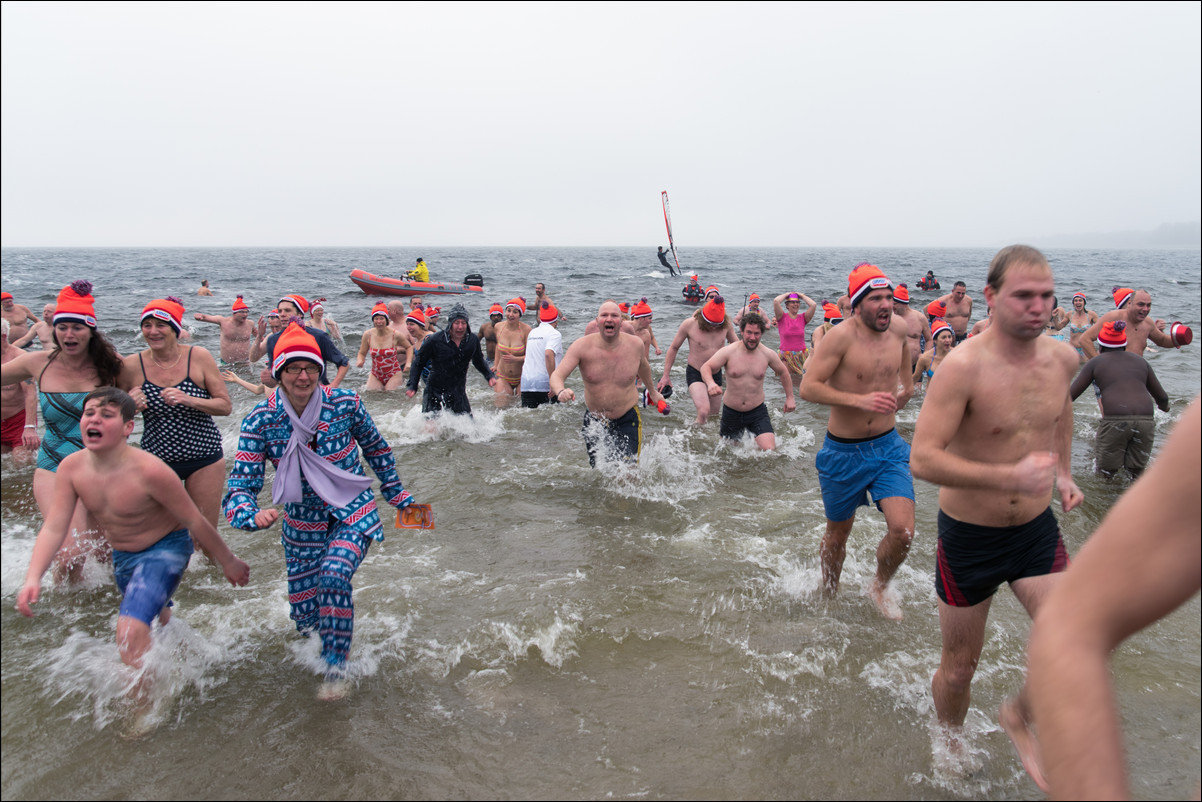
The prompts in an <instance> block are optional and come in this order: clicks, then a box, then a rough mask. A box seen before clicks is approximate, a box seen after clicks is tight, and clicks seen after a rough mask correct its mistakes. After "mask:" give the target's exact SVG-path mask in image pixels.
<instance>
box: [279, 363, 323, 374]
mask: <svg viewBox="0 0 1202 802" xmlns="http://www.w3.org/2000/svg"><path fill="white" fill-rule="evenodd" d="M284 372H285V373H287V374H288V375H289V376H299V375H301V374H302V373H305V374H307V375H309V376H320V375H321V365H289V366H288V367H286V368H284Z"/></svg>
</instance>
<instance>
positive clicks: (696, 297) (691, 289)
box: [680, 273, 702, 304]
mask: <svg viewBox="0 0 1202 802" xmlns="http://www.w3.org/2000/svg"><path fill="white" fill-rule="evenodd" d="M680 294H681V295H683V296H684V299H685V301H686V302H687V303H691V304H695V303H698V302H699V301H700V300H701V296H702V292H701V282H700V281H698V280H697V274H696V273H694V274H693V275H691V276H689V283H688V284H686V285H684V288H683V289H682V290H681V291H680Z"/></svg>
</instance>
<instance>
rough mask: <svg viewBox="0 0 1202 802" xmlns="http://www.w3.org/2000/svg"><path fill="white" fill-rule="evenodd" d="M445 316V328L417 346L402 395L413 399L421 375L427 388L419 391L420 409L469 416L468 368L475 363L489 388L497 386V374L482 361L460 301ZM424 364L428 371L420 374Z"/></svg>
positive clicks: (470, 411) (478, 339)
mask: <svg viewBox="0 0 1202 802" xmlns="http://www.w3.org/2000/svg"><path fill="white" fill-rule="evenodd" d="M420 315H421V311H420V310H417V311H414V312H411V313H410V315H409V316H410V317H411V318H413V317H417V316H420ZM447 318H448V322H447V327H446V328H445V329H444V330H442V331H439V332H435V333H434V334H431V335H429V336H428V337H426V338H425V340H424V341H423V342H422V344H421V346H420V347H419V348H418V349H417V354H416V355H415V356H414V357H413V366H412V367H411V368H410V369H409V380H408V383H407V384H406V388H405V395H407V396H408V397H409V398H413V396H414V395H416V394H417V385H418V382H420V381H421V380H422V379H423V378H424V379H425V380H426V389H425V391H424V392H423V394H422V412H438V411H439V410H443V409H445V410H448V411H450V412H453V413H455V414H457V415H470V414H472V405H471V403H469V402H468V399H467V369H468V368H469V367H472V366H473V365H474V366H475V368H476V370H478V371H480V375H482V376H484V378H486V379H487V380H488V386H489V387H496V384H497V377H496V375H495V374H494V373H493V372H492V368H490V367H489V366H488V363H487V362H485V361H484V350H483V349H482V348H481V347H480V338H479V337H477V336H476V335H475V334H472V332H471V329H470V328H469V326H468V318H467V310H466V309H465V308H464V307H463V304H459V303H457V304H455V305H454V306H453V307H451V311H450V312H449V313H447ZM416 325H417V322H415V326H416ZM427 367H429V368H430V370H429V372H428V374H426V375H424V376H423V373H424V372H425V370H426V368H427Z"/></svg>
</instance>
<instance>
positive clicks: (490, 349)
mask: <svg viewBox="0 0 1202 802" xmlns="http://www.w3.org/2000/svg"><path fill="white" fill-rule="evenodd" d="M504 319H505V307H503V306H501V305H500V304H493V305H492V306H490V307H489V308H488V320H487V321H486V322H484V323H482V324H481V325H480V331H479V332H477V333H476V336H477V337H479V338H480V342H482V343H484V358H485V359H486V360H488V365H489V367H492V365H493V363H494V362H496V361H497V324H498V323H500V322H501V321H502V320H504Z"/></svg>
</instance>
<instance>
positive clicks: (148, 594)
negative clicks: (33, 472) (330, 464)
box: [17, 387, 250, 668]
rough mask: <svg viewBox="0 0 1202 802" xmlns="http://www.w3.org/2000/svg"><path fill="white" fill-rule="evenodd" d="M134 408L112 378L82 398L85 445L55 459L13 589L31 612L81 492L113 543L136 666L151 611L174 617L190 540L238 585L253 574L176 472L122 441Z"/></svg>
mask: <svg viewBox="0 0 1202 802" xmlns="http://www.w3.org/2000/svg"><path fill="white" fill-rule="evenodd" d="M136 412H137V408H136V406H135V404H134V401H133V399H132V398H130V397H129V395H128V394H126V393H125V392H124V391H123V390H119V389H117V388H116V387H101V388H100V389H98V390H94V391H93V392H91V393H89V394H88V396H87V398H86V399H85V400H84V411H83V417H82V418H81V419H80V432H81V433H82V434H83V443H84V447H83V450H81V451H76V452H75V453H73V454H70V455H68V456H66V457H64V458H63V461H62V462H61V463H60V464H59V466H58V481H57V482H56V483H55V487H54V495H55V501H54V503H53V504H52V505H50V512H49V514H48V515H47V516H46V521H45V523H44V524H43V525H42V528H41V531H39V532H38V537H37V541H36V542H35V543H34V546H33V556H32V557H30V560H29V570H28V571H26V573H25V584H24V585H23V586H22V587H21V590H20V592H19V593H18V594H17V609H18V610H19V611H20V612H21V614H22V615H25V616H32V615H33V610H32V608H31V605H33V604H35V603H36V602H37V600H38V597H39V596H40V595H41V581H42V575H43V574H45V573H46V569H47V568H49V567H50V563H51V562H52V561H53V559H54V555H55V554H57V553H58V550H59V547H60V546H61V545H62V543H63V541H64V540H65V539H66V537H67V529H68V524H69V523H70V520H71V513H72V511H73V510H74V509H75V502H76V500H79V501H82V502H83V506H84V507H85V508H86V509H87V510H88V512H89V513H91V515H92V517H93V518H95V520H96V521H97V522H98V523H99V524H100V528H101V531H102V532H104V535H105V537H106V538H107V539H108V541H109V542H110V543H111V544H112V546H113V573H114V575H115V578H116V580H117V588H118V590H120V591H121V594H122V600H121V609H120V612H119V614H118V617H117V648H118V649H119V650H120V653H121V661H122V662H123V663H125V664H126V665H128V666H133V667H134V668H138V667H140V666H141V665H142V657H143V656H144V655H145V654H146V651H147V650H148V649H149V648H150V629H151V625H152V624H153V623H154V620H155V619H156V618H158V619H159V622H160V623H162V624H166V623H167V621H168V619H170V618H171V610H170V609H169V607H168V606H167V605H168V602H169V601H170V599H171V595H172V594H173V593H174V592H175V589H176V588H177V587H178V585H179V580H180V577H181V576H183V573H184V569H185V568H187V566H188V559H189V557H190V556H191V554H192V543H193V539H195V542H196V544H197V545H199V546H200V547H201V548H202V549H204V550H205V551H206V552H207V553H208V554H211V555H212V556H213V559H214V560H215V561H216V562H217V563H218V564H219V565H220V566H221V569H222V571H223V572H224V573H225V578H226V579H228V580H229V582H230V584H231V585H245V584H246V582H247V579H248V578H249V575H250V569H249V568H248V567H247V565H246V563H244V562H243V561H242V560H240V559H238V557H237V556H236V555H235V554H234V552H232V551H230V547H229V546H227V545H226V543H225V541H224V540H222V539H221V536H220V535H219V534H217V530H216V529H215V528H214V527H213V524H212V523H210V522H209V520H208V518H206V517H205V515H204V514H203V513H202V512H201V511H200V510H199V509H197V507H196V504H195V503H193V501H192V499H191V498H190V497H189V496H188V493H187V491H186V490H185V489H184V485H183V483H182V482H180V480H179V477H178V476H176V475H175V471H173V470H171V468H169V467H167V463H165V462H163V461H162V460H161V459H159V458H158V457H156V456H154V455H153V454H151V453H149V452H147V451H143V450H142V449H140V448H134V447H132V446H130V445H129V444H128V443H127V442H126V440H127V438H128V437H129V436H130V435H131V434H132V433H133V429H134V415H135V414H136ZM184 527H186V528H184Z"/></svg>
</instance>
